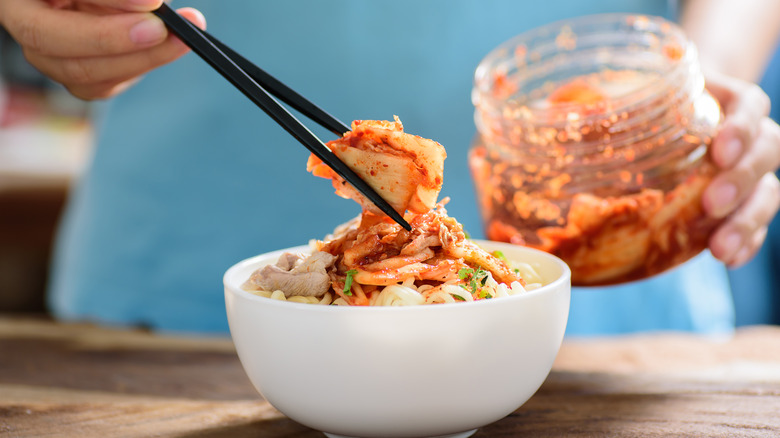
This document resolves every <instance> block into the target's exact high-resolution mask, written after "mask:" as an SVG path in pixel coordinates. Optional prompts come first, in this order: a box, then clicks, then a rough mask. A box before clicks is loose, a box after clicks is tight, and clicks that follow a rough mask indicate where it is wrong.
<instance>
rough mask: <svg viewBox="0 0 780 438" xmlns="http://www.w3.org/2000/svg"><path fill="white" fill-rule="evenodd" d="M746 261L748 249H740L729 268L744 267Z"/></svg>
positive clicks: (748, 257)
mask: <svg viewBox="0 0 780 438" xmlns="http://www.w3.org/2000/svg"><path fill="white" fill-rule="evenodd" d="M748 259H750V248H747V247H746V248H742V249H741V250H739V252H738V253H737V255H736V256H734V258H733V259H732V261H731V266H732V267H735V268H737V267H740V266H742V265H744V264H745V262H747V261H748Z"/></svg>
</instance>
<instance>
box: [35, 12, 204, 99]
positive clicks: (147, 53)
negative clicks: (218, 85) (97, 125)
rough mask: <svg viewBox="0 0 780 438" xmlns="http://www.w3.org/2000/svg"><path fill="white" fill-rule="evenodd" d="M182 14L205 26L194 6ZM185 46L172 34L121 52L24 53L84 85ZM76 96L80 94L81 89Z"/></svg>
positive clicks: (143, 67) (60, 78) (142, 69)
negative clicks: (150, 44)
mask: <svg viewBox="0 0 780 438" xmlns="http://www.w3.org/2000/svg"><path fill="white" fill-rule="evenodd" d="M182 15H184V16H185V17H188V18H190V19H191V21H192V22H193V23H195V24H196V25H199V26H205V23H204V20H203V16H202V14H200V12H198V11H197V10H194V9H186V10H182ZM188 50H189V49H188V48H187V47H186V46H185V45H184V44H183V43H182V42H181V41H179V40H178V39H177V38H175V37H174V36H173V35H171V36H169V38H168V39H167V40H166V41H165V42H164V43H162V44H159V45H157V46H155V47H152V48H149V49H146V50H142V51H136V52H132V53H128V54H123V55H114V56H98V57H86V58H85V57H78V58H59V57H50V56H42V55H39V54H37V53H27V54H26V55H27V58H28V60H29V61H30V63H32V64H33V65H35V66H36V68H38V70H40V71H41V72H42V73H43V74H45V75H46V76H49V77H50V78H52V79H54V80H55V81H57V82H60V83H62V84H65V85H66V86H67V87H69V88H71V89H77V87H78V89H86V88H90V87H88V86H89V85H91V84H101V83H107V82H117V81H125V80H127V79H130V78H132V77H135V76H139V75H142V74H144V73H146V72H148V71H149V70H152V69H154V68H156V67H159V66H161V65H163V64H167V63H169V62H171V61H174V60H175V59H177V58H179V57H180V56H182V55H184V54H185V53H187V51H188ZM79 97H82V98H84V96H83V95H82V93H79Z"/></svg>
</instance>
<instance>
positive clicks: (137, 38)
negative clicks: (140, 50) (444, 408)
mask: <svg viewBox="0 0 780 438" xmlns="http://www.w3.org/2000/svg"><path fill="white" fill-rule="evenodd" d="M167 35H168V31H167V30H166V29H165V24H163V22H162V21H160V19H159V18H157V17H151V18H148V19H146V20H143V21H140V22H138V23H136V25H135V26H133V27H132V28H131V29H130V40H131V41H132V42H134V43H136V44H137V45H139V46H151V45H153V44H155V43H159V42H161V41H162V40H164V39H165V37H166V36H167Z"/></svg>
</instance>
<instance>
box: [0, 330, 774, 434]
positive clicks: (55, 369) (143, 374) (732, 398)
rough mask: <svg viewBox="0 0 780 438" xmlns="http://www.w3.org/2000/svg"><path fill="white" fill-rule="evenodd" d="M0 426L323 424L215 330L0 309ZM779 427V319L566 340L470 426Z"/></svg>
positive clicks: (112, 429)
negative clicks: (259, 376)
mask: <svg viewBox="0 0 780 438" xmlns="http://www.w3.org/2000/svg"><path fill="white" fill-rule="evenodd" d="M0 436H2V437H6V436H7V437H28V436H36V437H38V436H42V437H46V436H57V437H93V436H94V437H150V436H155V437H239V438H240V437H268V438H275V437H296V438H307V437H322V436H323V435H322V434H320V433H319V432H316V431H313V430H311V429H308V428H306V427H304V426H301V425H299V424H297V423H295V422H293V421H291V420H289V419H287V418H286V417H284V416H283V415H282V414H280V413H279V412H278V411H276V410H275V409H274V408H273V407H271V406H270V405H269V404H268V403H267V402H265V401H263V400H262V399H261V398H260V397H259V396H258V395H257V393H256V392H255V390H254V389H253V388H252V386H251V384H250V383H249V381H248V379H247V377H246V376H245V375H244V372H243V370H242V369H241V365H240V364H239V361H238V358H237V357H236V355H235V351H234V349H233V345H232V343H231V342H230V340H229V339H226V338H202V337H198V338H194V337H173V336H160V335H155V334H152V333H148V332H143V331H130V330H115V329H109V328H101V327H95V326H91V325H86V324H61V323H54V322H51V321H47V320H44V319H35V318H20V317H9V316H5V317H2V316H0ZM518 436H519V437H522V436H530V437H548V436H549V437H558V436H570V437H586V436H587V437H591V436H604V437H606V436H609V437H613V436H642V437H666V436H708V437H712V436H724V437H726V436H728V437H732V436H755V437H777V436H780V328H778V327H750V328H744V329H740V330H739V331H738V332H737V334H736V335H735V336H734V337H731V338H729V339H705V338H702V337H696V336H692V335H684V334H663V335H641V336H626V337H618V338H599V339H584V340H566V341H565V342H564V345H563V347H562V349H561V352H560V354H559V356H558V360H557V361H556V364H555V367H554V369H553V372H552V373H551V374H550V376H549V377H548V379H547V381H546V382H545V383H544V385H543V386H542V387H541V389H540V390H539V391H538V392H537V394H536V395H534V396H533V397H532V398H531V400H529V401H528V402H527V403H526V404H525V405H524V406H522V407H521V408H520V409H518V410H517V411H516V412H514V413H513V414H511V415H510V416H508V417H507V418H504V419H503V420H500V421H498V422H496V423H494V424H491V425H488V426H485V427H483V428H482V429H480V430H479V431H478V432H477V433H476V434H475V435H474V437H477V438H479V437H482V438H485V437H518Z"/></svg>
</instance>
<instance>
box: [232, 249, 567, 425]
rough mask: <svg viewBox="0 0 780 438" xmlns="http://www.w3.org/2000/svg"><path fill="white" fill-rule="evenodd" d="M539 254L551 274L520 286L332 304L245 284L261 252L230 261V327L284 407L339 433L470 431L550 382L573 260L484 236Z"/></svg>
mask: <svg viewBox="0 0 780 438" xmlns="http://www.w3.org/2000/svg"><path fill="white" fill-rule="evenodd" d="M477 243H478V244H480V246H482V247H483V248H485V249H487V250H489V251H494V250H501V251H502V252H503V253H504V255H505V256H506V257H507V258H508V259H509V260H517V261H524V262H529V263H531V264H533V265H534V266H535V268H536V270H537V272H539V273H540V274H541V275H542V278H544V279H545V282H546V285H544V286H542V287H541V288H539V289H535V290H532V291H529V292H526V293H523V294H518V295H513V296H510V297H503V298H496V299H492V300H481V301H477V302H457V303H452V304H435V305H423V306H408V307H341V306H321V305H316V304H302V303H294V302H286V301H279V300H272V299H269V298H264V297H260V296H257V295H254V294H252V293H251V292H247V291H244V290H242V289H241V287H240V286H241V284H242V283H243V282H244V281H245V280H246V279H247V278H249V275H250V274H251V273H252V272H253V271H254V270H255V269H257V268H258V267H260V266H263V265H266V264H270V263H275V262H276V260H277V258H278V257H279V255H280V254H282V253H283V252H284V251H294V252H303V251H307V250H308V248H307V247H305V246H302V247H295V248H289V249H286V250H280V251H274V252H271V253H267V254H262V255H259V256H256V257H253V258H250V259H247V260H244V261H242V262H239V263H238V264H236V265H234V266H232V267H231V268H230V269H228V271H227V272H226V273H225V276H224V284H225V301H226V305H227V316H228V320H229V323H230V333H231V336H232V338H233V342H234V344H235V347H236V351H237V352H238V356H239V358H240V360H241V364H242V365H243V367H244V370H245V371H246V373H247V375H248V376H249V378H250V380H251V381H252V383H253V384H254V386H255V387H256V388H257V390H258V391H259V392H260V394H261V395H262V396H263V397H264V398H265V399H266V400H268V402H270V403H271V404H272V405H273V406H274V407H275V408H276V409H278V410H279V411H280V412H282V413H283V414H285V415H287V416H288V417H289V418H291V419H292V420H294V421H296V422H299V423H301V424H303V425H305V426H308V427H311V428H314V429H317V430H320V431H322V432H324V433H325V434H326V435H328V436H330V437H365V438H368V437H467V436H469V435H471V434H473V433H474V432H475V431H476V430H477V429H478V428H479V427H481V426H484V425H487V424H489V423H492V422H494V421H496V420H499V419H501V418H503V417H505V416H507V415H508V414H510V413H511V412H513V411H515V410H516V409H517V408H519V407H520V406H521V405H522V404H523V403H525V402H526V401H527V400H528V399H529V398H530V397H531V396H532V395H533V394H534V393H535V392H536V390H537V389H538V388H539V386H541V384H542V382H544V380H545V378H546V377H547V375H548V373H549V372H550V369H551V367H552V364H553V361H554V359H555V356H556V355H557V353H558V349H559V348H560V345H561V341H562V340H563V333H564V330H565V328H566V321H567V318H568V313H569V300H570V292H571V286H570V277H571V274H570V270H569V268H568V267H567V266H566V264H565V263H563V262H562V261H561V260H560V259H558V258H556V257H554V256H552V255H550V254H547V253H544V252H541V251H537V250H533V249H530V248H525V247H521V246H515V245H510V244H504V243H496V242H487V241H477Z"/></svg>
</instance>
